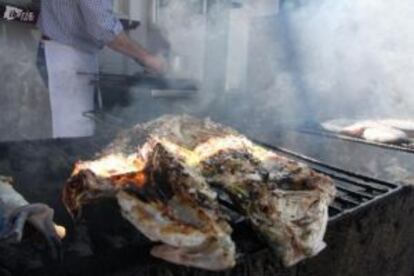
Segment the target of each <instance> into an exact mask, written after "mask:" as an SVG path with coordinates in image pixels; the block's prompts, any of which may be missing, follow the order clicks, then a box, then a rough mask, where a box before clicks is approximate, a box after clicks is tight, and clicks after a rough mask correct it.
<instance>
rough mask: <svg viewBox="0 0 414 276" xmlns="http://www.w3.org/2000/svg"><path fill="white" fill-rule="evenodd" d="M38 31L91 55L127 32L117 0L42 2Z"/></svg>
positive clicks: (43, 0)
mask: <svg viewBox="0 0 414 276" xmlns="http://www.w3.org/2000/svg"><path fill="white" fill-rule="evenodd" d="M38 27H39V28H40V30H41V31H42V33H43V34H44V35H46V36H48V37H49V38H51V39H52V40H55V41H57V42H60V43H62V44H66V45H70V46H73V47H76V48H78V49H81V50H83V51H86V52H90V53H96V52H97V51H99V50H100V49H102V48H103V47H104V46H105V45H107V44H108V43H109V42H111V41H112V40H113V39H114V38H115V37H116V36H117V35H118V34H119V33H121V32H122V31H123V27H122V24H121V22H120V21H119V19H118V18H117V17H116V16H115V14H114V11H113V0H41V10H40V18H39V21H38Z"/></svg>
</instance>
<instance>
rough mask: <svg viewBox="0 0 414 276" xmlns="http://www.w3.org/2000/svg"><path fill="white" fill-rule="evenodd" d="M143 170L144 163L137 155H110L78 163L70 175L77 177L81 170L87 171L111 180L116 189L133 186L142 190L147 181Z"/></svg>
mask: <svg viewBox="0 0 414 276" xmlns="http://www.w3.org/2000/svg"><path fill="white" fill-rule="evenodd" d="M144 168H145V162H144V161H143V160H142V159H141V158H139V157H138V156H137V154H131V155H129V156H124V155H120V154H110V155H108V156H105V157H103V158H101V159H99V160H96V161H90V162H82V161H79V162H78V163H77V164H76V165H75V169H74V171H73V173H72V175H77V174H78V173H79V172H81V171H82V170H89V171H91V172H93V173H94V174H95V175H97V176H99V177H103V178H109V179H111V180H112V181H111V182H112V184H113V185H114V186H116V187H125V186H127V185H133V186H135V187H137V188H142V187H143V186H144V185H145V183H146V180H147V178H146V175H145V173H144Z"/></svg>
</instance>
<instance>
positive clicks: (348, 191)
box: [336, 183, 375, 199]
mask: <svg viewBox="0 0 414 276" xmlns="http://www.w3.org/2000/svg"><path fill="white" fill-rule="evenodd" d="M336 187H337V188H338V189H339V190H342V191H344V192H346V193H348V194H352V195H355V196H358V197H364V198H367V199H374V198H375V196H374V195H369V194H367V193H364V192H359V191H353V190H351V189H348V188H347V187H345V186H343V185H341V184H339V183H337V184H336Z"/></svg>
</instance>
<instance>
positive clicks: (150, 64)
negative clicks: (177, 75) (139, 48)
mask: <svg viewBox="0 0 414 276" xmlns="http://www.w3.org/2000/svg"><path fill="white" fill-rule="evenodd" d="M138 63H140V64H141V65H143V66H144V68H145V70H147V71H148V72H150V73H156V74H165V73H166V72H167V68H168V63H167V61H166V60H165V59H164V58H163V57H161V56H154V55H151V54H147V55H145V56H144V58H143V59H142V60H141V61H138Z"/></svg>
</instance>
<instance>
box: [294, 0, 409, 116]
mask: <svg viewBox="0 0 414 276" xmlns="http://www.w3.org/2000/svg"><path fill="white" fill-rule="evenodd" d="M413 14H414V2H413V1H411V0H399V1H386V0H363V1H361V0H335V1H331V0H319V1H308V3H307V4H306V5H303V6H302V7H299V8H296V9H293V10H290V11H289V15H290V16H289V19H290V20H289V22H290V25H291V27H292V29H291V31H292V32H291V33H292V36H293V37H294V42H295V45H292V47H295V50H296V52H297V54H298V62H299V65H300V68H301V70H300V71H301V74H302V76H301V77H302V79H303V80H304V81H305V83H306V85H307V87H308V93H310V96H311V97H310V99H311V102H312V105H313V107H314V110H317V113H318V114H317V115H318V116H319V117H320V118H328V117H330V118H332V117H338V116H342V117H343V116H353V117H355V116H356V117H364V116H371V117H380V116H393V117H396V116H397V117H406V116H411V117H412V116H414V109H413V106H414V96H413V92H412V87H413V86H414V78H413V75H414V17H413V16H412V15H413Z"/></svg>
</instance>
